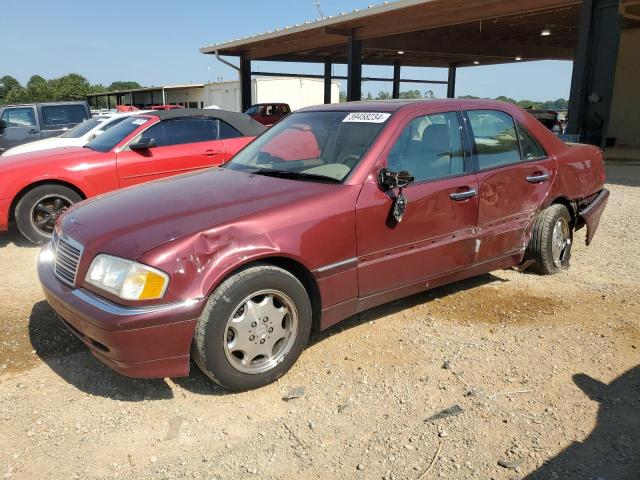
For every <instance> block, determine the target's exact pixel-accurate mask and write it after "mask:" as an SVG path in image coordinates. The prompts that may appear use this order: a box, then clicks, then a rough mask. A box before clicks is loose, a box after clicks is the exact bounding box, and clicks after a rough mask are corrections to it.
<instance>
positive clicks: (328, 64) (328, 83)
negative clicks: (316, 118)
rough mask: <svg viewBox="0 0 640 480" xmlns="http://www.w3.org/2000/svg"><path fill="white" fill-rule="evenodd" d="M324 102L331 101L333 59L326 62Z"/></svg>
mask: <svg viewBox="0 0 640 480" xmlns="http://www.w3.org/2000/svg"><path fill="white" fill-rule="evenodd" d="M324 103H325V104H328V103H331V60H327V61H326V62H324Z"/></svg>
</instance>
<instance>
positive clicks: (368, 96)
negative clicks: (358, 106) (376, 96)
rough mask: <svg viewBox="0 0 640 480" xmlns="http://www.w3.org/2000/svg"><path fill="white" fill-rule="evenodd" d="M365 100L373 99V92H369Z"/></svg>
mask: <svg viewBox="0 0 640 480" xmlns="http://www.w3.org/2000/svg"><path fill="white" fill-rule="evenodd" d="M365 100H373V95H371V92H369V93H367V96H366V98H365Z"/></svg>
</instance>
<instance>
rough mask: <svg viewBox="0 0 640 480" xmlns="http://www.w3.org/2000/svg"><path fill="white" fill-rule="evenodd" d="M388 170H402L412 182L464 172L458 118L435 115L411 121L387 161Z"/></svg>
mask: <svg viewBox="0 0 640 480" xmlns="http://www.w3.org/2000/svg"><path fill="white" fill-rule="evenodd" d="M387 166H388V168H389V169H390V170H393V171H396V172H397V171H401V170H406V171H408V172H409V173H411V174H412V175H413V176H414V177H415V179H416V182H420V181H423V180H433V179H436V178H443V177H448V176H450V175H459V174H461V173H464V148H463V146H462V132H461V128H460V122H459V121H458V115H457V114H456V113H455V112H447V113H436V114H432V115H425V116H422V117H418V118H414V119H413V120H412V121H411V122H410V123H409V125H407V126H406V127H405V129H404V130H403V131H402V133H401V134H400V137H399V138H398V140H396V143H395V144H394V145H393V147H392V148H391V151H390V152H389V157H388V158H387Z"/></svg>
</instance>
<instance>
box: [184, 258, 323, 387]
mask: <svg viewBox="0 0 640 480" xmlns="http://www.w3.org/2000/svg"><path fill="white" fill-rule="evenodd" d="M274 309H275V310H274ZM283 312H285V313H283ZM311 319H312V311H311V302H310V300H309V295H308V294H307V292H306V290H305V288H304V286H303V285H302V283H300V281H299V280H298V279H297V278H296V277H294V276H293V275H292V274H291V273H289V272H288V271H286V270H283V269H281V268H278V267H275V266H272V265H266V264H260V265H255V266H252V267H249V268H246V269H244V270H241V271H239V272H237V273H235V274H234V275H232V276H231V277H229V278H227V279H226V280H225V281H223V282H222V283H221V284H220V286H218V288H216V290H215V291H214V292H213V294H212V295H211V296H210V297H209V300H208V302H207V305H206V306H205V308H204V311H203V312H202V315H201V316H200V319H199V320H198V324H197V326H196V331H195V336H194V341H193V347H192V356H193V359H194V360H195V362H196V364H197V365H198V367H200V369H201V370H202V371H203V372H204V373H205V374H206V375H207V376H208V377H209V378H210V379H211V380H213V381H214V382H216V383H217V384H219V385H220V386H222V387H223V388H226V389H228V390H233V391H243V390H251V389H254V388H259V387H262V386H264V385H268V384H270V383H272V382H274V381H275V380H277V379H278V378H280V377H281V376H282V375H284V374H285V373H286V372H287V371H288V370H289V369H290V368H291V367H292V366H293V364H294V363H295V362H296V360H297V359H298V357H299V356H300V354H301V353H302V350H303V349H304V347H305V346H306V344H307V341H308V340H309V333H310V331H311ZM245 352H247V353H245ZM262 353H264V354H262Z"/></svg>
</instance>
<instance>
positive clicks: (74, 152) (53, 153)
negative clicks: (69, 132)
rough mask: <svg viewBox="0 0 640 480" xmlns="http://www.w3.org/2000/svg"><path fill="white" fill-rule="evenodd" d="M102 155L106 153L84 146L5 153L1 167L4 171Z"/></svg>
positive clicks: (1, 158)
mask: <svg viewBox="0 0 640 480" xmlns="http://www.w3.org/2000/svg"><path fill="white" fill-rule="evenodd" d="M100 155H104V153H101V152H96V151H94V150H90V149H88V148H83V147H61V148H50V149H47V150H39V151H37V152H27V153H18V154H16V155H9V156H7V157H5V156H4V155H3V156H2V157H0V167H2V171H3V172H6V171H7V169H9V168H11V167H16V168H22V167H32V166H36V165H38V164H42V163H44V162H47V163H51V162H59V161H61V160H63V159H67V158H75V159H80V158H92V157H95V156H100Z"/></svg>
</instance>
